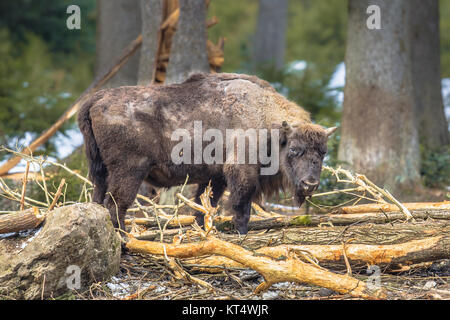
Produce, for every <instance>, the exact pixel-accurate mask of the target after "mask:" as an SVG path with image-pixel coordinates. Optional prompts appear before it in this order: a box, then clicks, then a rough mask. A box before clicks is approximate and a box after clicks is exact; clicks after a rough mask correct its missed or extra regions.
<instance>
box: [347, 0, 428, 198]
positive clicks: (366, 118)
mask: <svg viewBox="0 0 450 320" xmlns="http://www.w3.org/2000/svg"><path fill="white" fill-rule="evenodd" d="M369 5H378V6H379V7H380V9H381V29H380V30H377V29H375V30H370V29H369V28H367V25H366V20H367V18H368V17H369V15H368V14H366V10H367V8H368V7H369ZM411 5H412V4H411V2H410V1H409V0H398V1H390V0H376V1H372V0H371V1H369V0H350V1H349V17H348V32H347V34H348V39H347V51H346V57H345V62H346V86H345V90H344V108H343V115H342V134H341V142H340V146H339V155H338V157H339V159H340V160H342V161H345V162H347V163H348V164H349V165H350V166H351V167H352V168H353V170H354V171H356V172H363V173H364V174H365V175H366V176H367V177H368V178H369V179H370V180H372V181H373V182H375V183H376V184H377V185H380V186H383V187H385V188H387V189H388V190H390V191H391V193H393V194H394V195H396V194H397V195H398V194H399V193H400V191H401V190H402V188H411V186H413V185H415V184H419V183H420V175H419V161H420V158H419V140H418V129H417V128H418V126H417V124H418V121H417V118H416V113H415V103H414V93H413V81H412V72H411V70H412V61H411V44H410V41H409V39H410V30H409V29H410V28H408V27H407V26H408V22H409V21H410V20H409V19H410V12H411Z"/></svg>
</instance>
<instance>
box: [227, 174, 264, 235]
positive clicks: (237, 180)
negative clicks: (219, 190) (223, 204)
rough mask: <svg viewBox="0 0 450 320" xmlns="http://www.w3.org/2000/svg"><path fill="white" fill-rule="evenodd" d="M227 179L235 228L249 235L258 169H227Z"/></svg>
mask: <svg viewBox="0 0 450 320" xmlns="http://www.w3.org/2000/svg"><path fill="white" fill-rule="evenodd" d="M226 177H227V185H228V190H229V191H230V198H229V206H230V207H231V211H232V213H233V222H234V226H235V228H236V230H237V231H239V233H241V234H247V232H248V221H249V220H250V211H251V202H252V199H253V197H254V195H255V192H256V188H257V185H258V175H257V171H256V168H253V167H249V166H234V167H232V168H227V170H226Z"/></svg>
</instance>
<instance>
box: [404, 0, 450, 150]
mask: <svg viewBox="0 0 450 320" xmlns="http://www.w3.org/2000/svg"><path fill="white" fill-rule="evenodd" d="M411 3H412V15H411V31H412V32H411V44H412V63H413V85H414V98H415V101H416V104H417V112H418V117H419V121H420V123H419V124H420V127H419V130H420V131H419V135H420V139H421V142H422V143H423V145H424V146H425V147H427V149H434V148H437V147H440V146H442V145H445V144H448V143H449V142H450V140H449V134H448V125H447V119H446V118H445V113H444V103H443V101H442V88H441V62H440V46H439V45H440V43H439V1H438V0H412V1H411Z"/></svg>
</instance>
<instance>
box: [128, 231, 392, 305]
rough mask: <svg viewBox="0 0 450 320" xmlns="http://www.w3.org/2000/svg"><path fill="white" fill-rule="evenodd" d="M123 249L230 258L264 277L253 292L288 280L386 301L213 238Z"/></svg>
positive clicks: (352, 282)
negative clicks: (194, 241)
mask: <svg viewBox="0 0 450 320" xmlns="http://www.w3.org/2000/svg"><path fill="white" fill-rule="evenodd" d="M125 246H126V248H127V249H128V250H130V251H132V252H137V253H146V254H154V255H167V256H170V257H176V258H192V257H196V256H204V255H211V254H216V255H220V256H224V257H227V258H230V259H232V260H234V261H236V262H239V263H241V264H242V265H245V266H246V267H249V268H251V269H253V270H255V271H257V272H258V273H260V274H261V275H262V276H263V277H264V280H265V281H264V282H263V283H261V284H260V285H259V286H258V287H257V288H256V293H259V292H261V291H264V290H267V289H268V288H269V287H270V286H271V285H272V284H274V283H278V282H285V281H292V282H298V283H309V284H313V285H317V286H321V287H325V288H328V289H330V290H333V291H336V292H339V293H341V294H350V295H352V296H354V297H361V298H366V299H383V298H386V292H385V290H384V289H377V290H373V291H372V290H370V289H369V288H368V287H367V286H366V284H365V283H364V282H362V281H360V280H358V279H355V278H353V277H349V276H347V275H340V274H334V273H332V272H330V271H327V270H325V269H323V268H319V267H317V266H314V265H312V264H309V263H306V262H303V261H301V260H299V259H297V258H296V257H295V256H293V255H288V256H287V257H286V259H285V260H274V259H273V258H270V257H266V256H259V255H255V254H254V253H253V252H251V251H249V250H246V249H244V248H242V247H240V246H238V245H236V244H232V243H229V242H226V241H222V240H219V239H217V238H213V237H209V238H208V239H207V240H205V241H201V242H196V243H188V244H176V245H174V244H164V243H160V242H150V241H141V240H136V239H130V240H129V241H128V242H127V243H126V244H125Z"/></svg>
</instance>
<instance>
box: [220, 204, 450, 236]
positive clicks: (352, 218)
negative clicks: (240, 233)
mask: <svg viewBox="0 0 450 320" xmlns="http://www.w3.org/2000/svg"><path fill="white" fill-rule="evenodd" d="M397 210H398V208H397ZM411 214H412V216H413V217H414V219H427V218H432V219H437V220H450V211H449V210H446V209H433V210H430V209H421V210H414V211H411ZM405 219H406V217H405V214H404V213H403V212H400V211H396V212H389V213H379V212H368V213H353V214H316V215H298V216H278V217H274V218H268V219H254V220H250V222H249V224H248V228H249V230H263V229H279V228H285V227H293V226H318V225H321V224H329V223H331V224H333V225H335V226H343V225H350V224H354V223H357V222H365V223H377V224H382V223H388V222H392V221H396V220H405ZM215 225H216V228H217V230H219V231H230V230H233V225H232V221H231V220H228V219H225V220H223V221H220V220H218V222H217V223H215Z"/></svg>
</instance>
